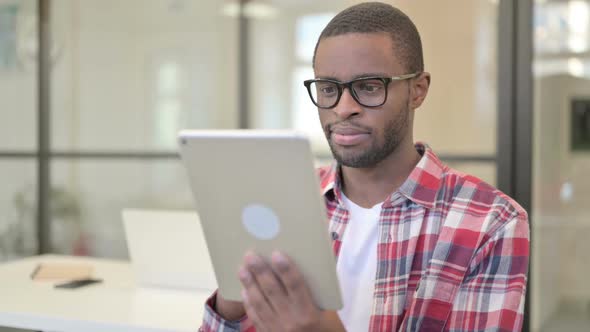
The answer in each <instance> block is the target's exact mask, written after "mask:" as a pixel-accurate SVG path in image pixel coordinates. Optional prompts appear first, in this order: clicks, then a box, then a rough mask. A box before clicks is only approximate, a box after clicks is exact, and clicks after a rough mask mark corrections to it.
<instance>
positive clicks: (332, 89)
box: [303, 72, 421, 108]
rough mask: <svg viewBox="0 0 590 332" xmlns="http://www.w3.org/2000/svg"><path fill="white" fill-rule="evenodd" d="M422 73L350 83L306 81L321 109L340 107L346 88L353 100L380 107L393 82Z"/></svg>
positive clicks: (371, 78)
mask: <svg viewBox="0 0 590 332" xmlns="http://www.w3.org/2000/svg"><path fill="white" fill-rule="evenodd" d="M420 74H421V73H420V72H418V73H413V74H405V75H399V76H393V77H376V76H375V77H363V78H357V79H354V80H352V81H348V82H340V81H336V80H330V79H314V80H306V81H304V82H303V85H305V87H306V88H307V92H308V93H309V97H310V98H311V101H312V102H313V103H314V104H315V105H316V106H317V107H319V108H333V107H336V105H338V102H339V101H340V97H342V93H343V91H344V88H348V91H350V94H351V95H352V98H354V100H355V101H356V102H357V103H359V104H360V105H362V106H365V107H379V106H382V105H383V104H385V101H387V87H388V86H389V83H391V82H392V81H403V80H407V79H410V78H414V77H416V76H418V75H420Z"/></svg>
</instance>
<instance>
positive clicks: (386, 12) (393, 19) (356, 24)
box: [313, 2, 424, 74]
mask: <svg viewBox="0 0 590 332" xmlns="http://www.w3.org/2000/svg"><path fill="white" fill-rule="evenodd" d="M347 33H386V34H388V35H389V36H390V37H391V40H392V41H393V47H394V49H395V54H396V55H397V56H399V58H400V61H401V62H402V65H403V66H405V67H406V68H405V69H406V70H407V71H408V72H407V73H406V74H409V73H415V72H422V71H424V58H423V55H422V41H421V40H420V34H419V33H418V29H416V26H415V25H414V23H413V22H412V20H411V19H410V18H409V17H408V16H407V15H406V14H404V13H403V12H402V11H401V10H399V9H397V8H395V7H393V6H391V5H389V4H385V3H381V2H365V3H361V4H358V5H355V6H352V7H349V8H347V9H345V10H343V11H341V12H340V13H339V14H338V15H336V16H335V17H334V18H333V19H332V20H331V21H330V23H328V25H327V26H326V27H325V28H324V30H323V31H322V34H321V35H320V38H318V41H317V43H316V46H315V50H314V52H313V65H314V67H315V57H316V53H317V50H318V46H319V44H320V42H321V41H322V40H323V39H325V38H328V37H335V36H340V35H344V34H347Z"/></svg>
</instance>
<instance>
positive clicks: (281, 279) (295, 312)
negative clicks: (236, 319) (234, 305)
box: [239, 252, 344, 332]
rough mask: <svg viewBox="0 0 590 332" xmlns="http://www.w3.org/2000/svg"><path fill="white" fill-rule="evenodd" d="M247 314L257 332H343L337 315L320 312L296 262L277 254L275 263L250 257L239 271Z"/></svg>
mask: <svg viewBox="0 0 590 332" xmlns="http://www.w3.org/2000/svg"><path fill="white" fill-rule="evenodd" d="M239 278H240V281H241V282H242V285H243V287H244V289H243V290H242V299H243V301H244V307H245V309H246V314H247V315H248V317H249V318H250V319H251V320H252V322H253V323H254V326H255V327H256V331H258V332H266V331H271V332H275V331H289V332H294V331H336V330H341V331H343V330H344V328H343V327H342V323H341V322H340V320H339V319H338V318H337V316H336V315H335V313H329V312H325V311H322V310H320V309H319V308H318V307H317V306H316V305H315V303H314V301H313V297H312V296H311V292H310V290H309V287H308V286H307V283H306V282H305V280H304V278H303V275H302V274H301V273H300V271H299V269H298V268H297V266H295V264H294V263H293V261H292V260H291V259H290V258H289V257H287V256H286V255H284V254H281V253H279V252H275V253H273V254H272V257H271V261H270V262H267V261H265V260H264V259H263V258H262V257H260V256H258V255H256V254H254V253H251V252H250V253H247V254H246V255H245V256H244V260H243V265H242V266H241V267H240V270H239Z"/></svg>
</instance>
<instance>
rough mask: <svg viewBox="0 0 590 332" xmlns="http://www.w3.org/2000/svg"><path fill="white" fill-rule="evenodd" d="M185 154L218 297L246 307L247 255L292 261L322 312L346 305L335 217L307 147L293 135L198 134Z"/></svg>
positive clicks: (187, 142)
mask: <svg viewBox="0 0 590 332" xmlns="http://www.w3.org/2000/svg"><path fill="white" fill-rule="evenodd" d="M179 148H180V155H181V157H182V161H183V164H184V166H185V168H186V171H187V175H188V180H189V182H190V185H191V189H192V191H193V196H194V199H195V205H196V208H197V211H198V212H199V216H200V217H201V224H202V226H203V233H204V235H205V240H206V241H207V247H208V248H209V253H210V255H211V261H212V264H213V268H214V270H215V275H216V277H217V281H218V283H219V292H220V293H221V295H222V296H223V297H224V298H226V299H228V300H235V301H241V294H240V292H241V289H242V285H241V283H240V282H239V279H238V277H237V275H238V269H239V266H240V265H241V264H242V261H243V257H244V254H245V253H246V252H247V251H249V250H252V251H254V252H256V253H258V254H260V255H262V257H265V258H267V259H268V258H269V257H270V255H271V253H272V252H273V251H275V250H280V251H282V252H284V253H285V254H287V255H289V256H290V257H291V258H292V259H293V260H294V261H295V263H296V264H297V266H298V268H299V270H300V271H301V273H302V274H303V275H304V277H305V279H306V282H307V284H308V285H309V287H310V289H311V292H312V294H313V296H314V299H315V302H316V304H317V305H318V306H319V307H320V308H323V309H332V310H336V309H340V308H341V307H342V300H341V295H340V286H339V282H338V277H337V274H336V259H335V257H334V253H333V251H332V242H331V238H330V236H329V232H328V217H327V214H326V211H325V206H324V201H323V197H322V195H321V193H320V186H319V179H318V177H317V175H316V171H315V168H314V165H313V155H312V153H311V148H310V144H309V141H308V139H307V138H306V137H305V136H303V135H300V134H297V133H295V132H291V131H277V130H194V131H182V132H181V133H180V134H179Z"/></svg>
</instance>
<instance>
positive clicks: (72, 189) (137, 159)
mask: <svg viewBox="0 0 590 332" xmlns="http://www.w3.org/2000/svg"><path fill="white" fill-rule="evenodd" d="M358 2H360V1H344V0H323V1H312V0H252V1H244V0H240V1H238V0H199V1H193V0H126V1H118V0H100V1H98V0H96V1H90V0H87V1H79V0H0V262H1V261H7V260H11V259H15V258H18V257H23V256H29V255H34V254H37V253H41V252H52V253H61V254H73V255H89V256H96V257H108V258H123V259H125V258H127V248H126V245H125V239H124V234H123V228H122V223H121V217H120V212H121V209H122V208H125V207H136V208H165V209H191V208H192V206H193V205H192V197H191V193H190V189H189V187H188V183H187V180H186V175H185V171H184V169H183V168H182V165H181V164H180V162H179V159H178V156H177V152H176V150H177V149H176V133H177V131H178V130H179V129H181V128H215V129H232V128H294V129H297V130H300V131H303V132H305V133H306V134H307V135H309V137H310V139H311V141H312V145H313V149H314V153H315V155H316V156H317V161H318V163H327V162H330V152H329V149H328V147H327V144H326V143H325V139H324V137H323V133H322V131H321V128H320V125H319V120H318V116H317V109H316V108H315V107H314V106H313V104H312V103H311V102H310V101H309V98H308V96H307V93H306V91H305V88H304V87H303V83H302V81H303V80H305V79H308V78H312V77H313V70H312V67H311V61H312V55H313V50H314V47H315V43H316V41H317V38H318V36H319V34H320V32H321V30H322V29H323V27H324V26H325V25H326V24H327V23H328V21H329V20H330V19H331V18H332V17H333V16H334V15H335V14H336V13H337V12H339V11H340V10H342V9H344V8H345V7H347V6H349V5H352V4H355V3H358ZM386 2H389V3H391V4H393V5H395V6H397V7H399V8H400V9H402V10H403V11H404V12H406V14H408V15H409V16H410V17H411V18H412V19H413V21H414V22H415V24H416V25H417V27H418V30H419V31H420V33H421V36H422V42H423V46H424V57H425V64H426V70H427V71H429V72H430V73H431V74H432V85H431V90H430V93H429V96H428V98H427V100H426V102H425V104H424V105H423V107H421V108H420V109H419V110H418V111H417V116H416V120H415V139H416V140H418V141H423V142H426V143H428V144H429V145H430V146H431V147H432V148H433V149H434V150H435V151H436V152H437V153H438V154H439V155H440V156H441V157H442V159H443V160H444V161H445V162H446V163H448V164H449V165H450V166H452V167H454V168H457V169H459V170H461V171H464V172H466V173H471V174H473V175H476V176H478V177H481V178H482V179H484V180H485V181H487V182H489V183H491V184H492V185H495V186H498V187H499V188H500V189H502V190H504V191H505V192H507V193H508V194H510V195H511V196H513V197H515V198H516V199H517V200H518V201H519V202H521V203H522V204H523V206H525V208H527V210H528V211H529V214H530V217H531V229H532V238H533V242H532V262H531V270H530V277H531V278H530V284H529V294H528V296H529V299H528V301H527V309H526V312H527V315H526V316H527V323H526V326H525V330H532V331H558V330H559V331H576V330H579V331H588V330H590V284H589V283H588V282H587V278H588V275H590V255H588V253H589V252H590V241H588V239H589V238H590V208H589V205H590V204H589V203H590V177H589V176H588V174H589V171H590V81H589V78H590V0H571V1H566V0H545V1H541V0H538V1H529V0H527V1H516V0H453V1H450V0H445V1H427V0H419V1H415V0H414V1H410V0H399V1H393V0H392V1H386ZM40 56H41V58H40Z"/></svg>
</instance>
